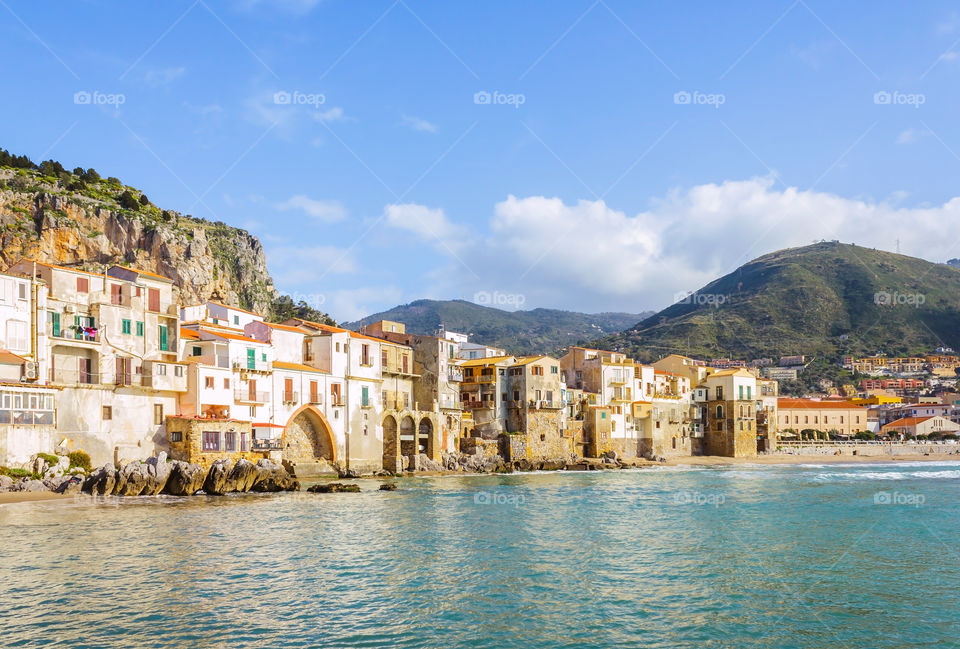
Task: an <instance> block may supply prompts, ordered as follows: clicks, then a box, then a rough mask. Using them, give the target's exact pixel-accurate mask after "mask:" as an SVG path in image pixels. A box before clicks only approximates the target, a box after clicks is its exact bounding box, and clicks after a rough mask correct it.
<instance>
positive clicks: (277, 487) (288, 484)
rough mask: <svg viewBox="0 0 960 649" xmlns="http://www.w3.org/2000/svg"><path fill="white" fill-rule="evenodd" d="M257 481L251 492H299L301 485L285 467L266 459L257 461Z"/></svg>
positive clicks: (254, 482)
mask: <svg viewBox="0 0 960 649" xmlns="http://www.w3.org/2000/svg"><path fill="white" fill-rule="evenodd" d="M256 471H257V474H256V479H255V480H254V481H253V485H252V486H251V487H250V491H256V492H259V493H275V492H277V491H297V490H298V489H299V488H300V483H299V482H298V481H297V480H296V479H294V478H293V476H291V475H290V472H289V471H287V470H286V469H285V468H284V467H282V466H280V465H279V464H275V463H273V462H271V461H270V460H268V459H266V458H264V459H262V460H258V461H257V465H256Z"/></svg>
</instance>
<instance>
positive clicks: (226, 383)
mask: <svg viewBox="0 0 960 649" xmlns="http://www.w3.org/2000/svg"><path fill="white" fill-rule="evenodd" d="M223 389H224V390H229V389H230V379H229V378H225V379H223Z"/></svg>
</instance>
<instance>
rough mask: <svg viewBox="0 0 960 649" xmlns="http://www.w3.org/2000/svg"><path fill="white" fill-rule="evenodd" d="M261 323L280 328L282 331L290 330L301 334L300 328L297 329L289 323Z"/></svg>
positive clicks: (272, 327)
mask: <svg viewBox="0 0 960 649" xmlns="http://www.w3.org/2000/svg"><path fill="white" fill-rule="evenodd" d="M263 324H265V325H267V326H268V327H270V328H271V329H280V330H282V331H292V332H294V333H298V334H302V333H303V330H302V329H297V328H296V327H291V326H289V325H283V324H277V323H275V322H264V323H263Z"/></svg>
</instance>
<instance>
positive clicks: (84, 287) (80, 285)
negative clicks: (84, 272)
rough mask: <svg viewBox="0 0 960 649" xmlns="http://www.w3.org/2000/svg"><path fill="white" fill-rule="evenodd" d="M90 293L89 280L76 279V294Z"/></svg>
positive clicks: (84, 278) (83, 278)
mask: <svg viewBox="0 0 960 649" xmlns="http://www.w3.org/2000/svg"><path fill="white" fill-rule="evenodd" d="M89 292H90V280H89V279H87V278H86V277H78V278H77V293H89Z"/></svg>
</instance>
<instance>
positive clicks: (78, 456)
mask: <svg viewBox="0 0 960 649" xmlns="http://www.w3.org/2000/svg"><path fill="white" fill-rule="evenodd" d="M67 457H68V458H69V459H70V468H71V469H73V468H81V469H83V470H84V471H86V472H87V473H89V472H90V471H92V470H93V465H92V464H91V463H90V456H89V455H87V453H86V452H85V451H73V452H71V453H68V454H67Z"/></svg>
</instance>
